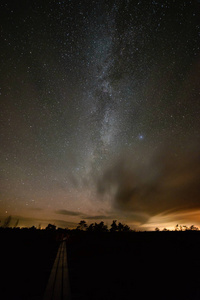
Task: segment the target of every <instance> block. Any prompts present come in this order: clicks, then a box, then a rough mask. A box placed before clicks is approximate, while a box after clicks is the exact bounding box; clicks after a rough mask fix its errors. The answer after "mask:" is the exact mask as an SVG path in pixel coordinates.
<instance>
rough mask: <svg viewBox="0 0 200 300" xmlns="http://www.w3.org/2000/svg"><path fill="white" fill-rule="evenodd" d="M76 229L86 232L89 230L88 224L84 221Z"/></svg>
mask: <svg viewBox="0 0 200 300" xmlns="http://www.w3.org/2000/svg"><path fill="white" fill-rule="evenodd" d="M76 229H78V230H86V229H87V223H86V222H85V221H84V220H81V221H80V222H79V224H78V226H77V228H76Z"/></svg>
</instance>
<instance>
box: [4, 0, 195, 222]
mask: <svg viewBox="0 0 200 300" xmlns="http://www.w3.org/2000/svg"><path fill="white" fill-rule="evenodd" d="M0 7H1V18H0V19H1V26H2V32H1V50H0V51H1V52H0V55H1V66H0V69H1V72H0V74H1V75H0V76H1V79H0V82H1V84H0V88H1V89H0V98H1V108H0V115H1V196H0V218H1V219H4V218H5V217H6V216H7V215H12V216H13V218H19V219H20V220H21V221H20V222H21V224H19V225H21V226H23V225H31V224H34V225H37V224H38V223H42V224H44V225H45V224H47V223H49V222H55V223H56V224H57V225H60V226H74V224H75V223H77V222H79V220H80V218H84V219H86V220H87V219H88V220H90V219H91V220H95V218H96V219H98V217H99V216H102V218H103V217H104V219H105V220H106V222H111V221H112V219H113V218H115V219H116V218H118V219H119V220H125V222H126V223H128V224H129V225H131V226H132V227H137V226H139V228H142V227H143V228H152V226H154V224H156V226H157V225H159V224H161V226H162V224H163V226H164V227H165V226H166V225H169V226H171V224H172V223H173V222H176V223H177V222H179V221H182V222H185V223H191V222H193V223H194V222H196V223H195V224H196V225H198V224H200V219H199V217H196V219H195V218H194V215H195V216H196V214H197V215H198V213H197V212H198V211H199V210H200V200H199V199H200V198H199V196H200V194H199V191H198V178H199V175H200V165H199V142H200V136H199V120H200V118H199V112H200V101H199V97H200V90H199V75H200V74H199V61H200V60H199V57H200V13H199V11H200V4H199V1H177V2H176V1H161V0H158V1H129V0H126V1H121V0H116V1H106V0H103V1H100V0H99V1H98V0H94V1H70V0H68V1H49V2H48V3H43V2H40V3H38V1H20V3H19V2H16V3H13V2H12V1H6V0H4V1H1V4H0ZM182 212H184V215H182ZM189 212H191V214H190V213H189ZM186 214H187V217H185V215H186ZM166 215H167V217H166ZM92 218H94V219H92ZM173 224H174V223H173Z"/></svg>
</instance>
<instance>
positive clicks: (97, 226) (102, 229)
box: [94, 221, 108, 232]
mask: <svg viewBox="0 0 200 300" xmlns="http://www.w3.org/2000/svg"><path fill="white" fill-rule="evenodd" d="M94 231H95V232H106V231H108V226H107V225H105V224H104V222H103V221H101V222H100V223H99V224H97V223H95V224H94Z"/></svg>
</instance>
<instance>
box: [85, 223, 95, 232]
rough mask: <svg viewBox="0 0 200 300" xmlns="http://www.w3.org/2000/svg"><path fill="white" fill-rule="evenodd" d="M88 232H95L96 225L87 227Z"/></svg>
mask: <svg viewBox="0 0 200 300" xmlns="http://www.w3.org/2000/svg"><path fill="white" fill-rule="evenodd" d="M86 230H87V231H89V232H92V231H94V223H91V224H90V225H89V226H88V227H87V229H86Z"/></svg>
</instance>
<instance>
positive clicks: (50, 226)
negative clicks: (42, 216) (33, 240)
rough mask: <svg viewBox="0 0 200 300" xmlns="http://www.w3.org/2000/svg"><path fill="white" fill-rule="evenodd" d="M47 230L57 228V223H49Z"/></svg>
mask: <svg viewBox="0 0 200 300" xmlns="http://www.w3.org/2000/svg"><path fill="white" fill-rule="evenodd" d="M45 229H46V230H56V225H52V224H48V225H47V227H46V228H45Z"/></svg>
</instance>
